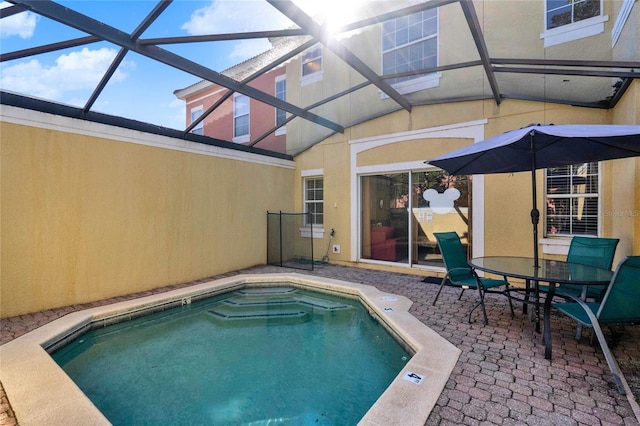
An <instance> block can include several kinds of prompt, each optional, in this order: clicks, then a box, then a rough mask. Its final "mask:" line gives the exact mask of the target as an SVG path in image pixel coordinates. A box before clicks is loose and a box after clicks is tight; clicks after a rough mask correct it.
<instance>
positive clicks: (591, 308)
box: [553, 256, 640, 394]
mask: <svg viewBox="0 0 640 426" xmlns="http://www.w3.org/2000/svg"><path fill="white" fill-rule="evenodd" d="M572 299H573V302H562V303H554V304H553V306H554V307H555V308H557V309H558V310H559V311H560V312H562V313H563V314H565V315H567V316H569V317H570V318H573V319H574V320H576V321H578V323H579V324H581V325H583V326H585V327H592V328H593V331H594V333H595V335H596V337H597V338H598V342H599V343H600V347H601V348H602V352H603V353H604V357H605V359H606V360H607V364H608V365H609V369H610V370H611V373H612V374H613V378H614V380H615V382H616V385H617V386H618V390H619V391H620V392H621V393H622V394H625V393H626V389H625V386H624V384H623V382H622V375H621V374H620V368H619V367H618V364H617V362H616V360H615V358H614V357H613V354H612V353H611V351H610V350H609V346H608V345H607V341H606V340H605V338H604V334H603V333H602V328H601V325H602V324H638V323H640V256H629V257H627V258H625V259H624V260H623V261H622V262H620V264H619V265H618V267H617V268H616V271H615V272H614V274H613V277H612V278H611V282H610V283H609V286H608V287H607V290H606V292H605V294H604V297H603V298H602V302H597V301H596V302H587V301H584V300H582V299H581V298H580V297H572Z"/></svg>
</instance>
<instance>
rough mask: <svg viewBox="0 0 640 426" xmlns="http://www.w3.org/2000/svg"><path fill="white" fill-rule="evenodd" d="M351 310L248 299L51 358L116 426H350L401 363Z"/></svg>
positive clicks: (163, 316) (101, 338) (309, 300)
mask: <svg viewBox="0 0 640 426" xmlns="http://www.w3.org/2000/svg"><path fill="white" fill-rule="evenodd" d="M409 357H410V356H409V354H408V353H407V352H406V351H405V350H404V349H403V348H402V347H401V346H400V345H399V344H398V343H397V342H396V341H395V340H394V339H393V338H392V337H391V336H390V335H389V334H388V333H387V331H386V330H385V329H384V328H383V327H382V326H381V325H380V324H379V323H378V322H376V321H375V320H374V319H373V318H372V317H371V316H370V315H369V314H368V313H367V312H366V310H365V309H364V308H363V306H362V305H361V303H360V302H359V301H356V300H351V299H345V298H340V297H336V296H332V295H327V294H320V293H315V292H311V291H306V290H301V289H297V288H291V287H276V288H253V289H252V288H247V289H243V290H239V291H235V292H232V293H228V294H224V295H221V296H216V297H213V298H210V299H206V300H201V301H198V302H194V303H191V304H187V305H184V306H182V307H181V308H174V309H171V310H167V311H164V312H158V313H155V314H152V315H149V316H145V317H141V318H138V319H135V320H132V321H127V322H122V323H119V324H115V325H112V326H109V327H106V328H102V329H97V330H93V331H89V332H87V333H85V334H83V335H82V336H80V337H79V338H77V339H76V340H74V341H73V342H71V343H70V344H68V345H66V346H64V347H63V348H61V349H59V350H58V351H57V352H55V353H54V354H53V358H54V359H55V360H56V362H57V363H58V364H59V365H60V366H61V367H62V368H63V369H64V371H65V372H66V373H67V374H68V375H69V376H70V377H71V378H72V379H73V380H74V382H75V383H76V384H77V385H78V386H79V387H80V388H81V389H82V391H83V392H84V393H85V394H86V395H87V396H88V397H89V399H91V401H92V402H93V403H94V404H95V405H96V406H97V407H98V409H100V411H102V413H103V414H104V415H105V416H106V417H107V419H108V420H109V421H110V422H112V423H113V424H114V425H143V424H148V425H196V424H211V425H355V424H356V423H358V421H359V420H360V419H361V418H362V417H363V416H364V414H365V413H366V412H367V410H368V409H369V408H370V407H371V406H372V405H373V404H374V402H375V401H376V400H377V399H378V397H379V396H380V395H381V394H382V393H383V392H384V390H385V389H386V388H387V387H388V386H389V384H390V383H391V382H392V381H393V379H394V378H395V377H396V376H397V374H398V373H399V372H400V370H401V369H402V368H403V366H404V365H405V364H406V363H407V362H408V360H409Z"/></svg>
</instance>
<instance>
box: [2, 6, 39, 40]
mask: <svg viewBox="0 0 640 426" xmlns="http://www.w3.org/2000/svg"><path fill="white" fill-rule="evenodd" d="M9 6H11V4H10V3H7V2H2V3H0V9H4V8H5V7H9ZM37 21H38V16H37V15H35V14H34V13H31V12H20V13H16V14H15V15H11V16H9V17H7V18H2V25H0V37H1V38H5V37H11V36H15V35H17V36H19V37H20V38H24V39H27V38H31V36H33V32H34V31H35V29H36V22H37Z"/></svg>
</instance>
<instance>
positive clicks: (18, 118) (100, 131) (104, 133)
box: [0, 105, 295, 169]
mask: <svg viewBox="0 0 640 426" xmlns="http://www.w3.org/2000/svg"><path fill="white" fill-rule="evenodd" d="M0 121H3V122H6V123H12V124H19V125H23V126H29V127H35V128H39V129H47V130H55V131H60V132H66V133H72V134H77V135H85V136H92V137H97V138H103V139H108V140H114V141H119V142H125V143H133V144H136V145H144V146H150V147H155V148H163V149H171V150H174V151H180V152H188V153H192V154H199V155H206V156H210V157H219V158H226V159H230V160H237V161H245V162H249V163H256V164H263V165H269V166H275V167H282V168H285V169H295V163H294V162H293V161H290V160H285V159H280V158H273V157H267V156H263V155H259V154H253V153H249V152H243V151H236V150H233V149H228V148H223V147H219V146H213V145H206V144H202V143H197V142H191V141H187V140H184V139H177V138H172V137H169V136H162V135H155V134H152V133H145V132H141V131H139V130H131V129H125V128H123V127H117V126H111V125H108V124H102V123H94V122H91V121H85V120H80V119H77V118H70V117H64V116H60V115H54V114H49V113H45V112H41V111H33V110H29V109H24V108H18V107H14V106H9V105H0Z"/></svg>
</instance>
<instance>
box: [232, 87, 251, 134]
mask: <svg viewBox="0 0 640 426" xmlns="http://www.w3.org/2000/svg"><path fill="white" fill-rule="evenodd" d="M233 141H234V142H239V143H242V142H249V97H248V96H245V95H240V94H235V95H234V97H233Z"/></svg>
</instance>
